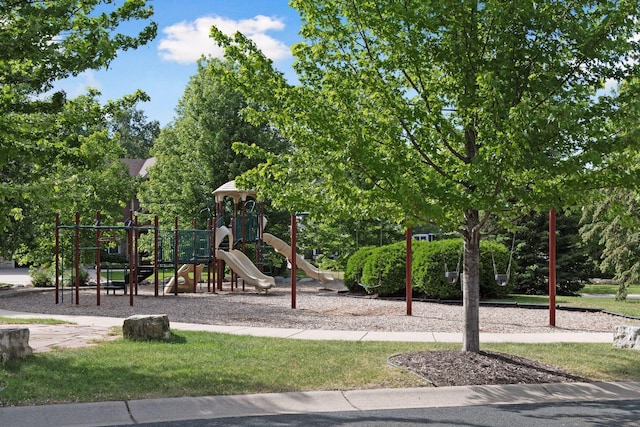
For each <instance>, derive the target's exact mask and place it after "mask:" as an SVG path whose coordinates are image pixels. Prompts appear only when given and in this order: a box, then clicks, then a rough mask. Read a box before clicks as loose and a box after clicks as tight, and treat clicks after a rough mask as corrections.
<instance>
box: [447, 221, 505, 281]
mask: <svg viewBox="0 0 640 427" xmlns="http://www.w3.org/2000/svg"><path fill="white" fill-rule="evenodd" d="M515 244H516V233H513V239H512V240H511V250H510V251H509V263H508V264H507V271H506V273H498V268H497V266H496V258H495V255H494V253H493V248H489V249H490V251H491V262H492V264H493V277H494V279H495V281H496V284H497V285H498V286H502V287H504V286H507V284H508V283H509V278H510V277H511V261H512V260H513V252H514V249H515ZM462 252H463V251H462V248H461V249H460V255H459V257H458V263H457V265H456V269H455V270H454V271H451V270H449V268H448V266H447V260H446V258H445V257H444V255H443V256H442V261H443V263H444V278H445V280H446V281H447V282H449V283H451V284H454V283H457V282H458V280H459V279H460V264H461V263H462Z"/></svg>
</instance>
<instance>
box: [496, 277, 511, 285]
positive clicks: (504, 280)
mask: <svg viewBox="0 0 640 427" xmlns="http://www.w3.org/2000/svg"><path fill="white" fill-rule="evenodd" d="M495 277H496V283H497V284H498V286H507V283H508V282H509V275H508V274H496V275H495Z"/></svg>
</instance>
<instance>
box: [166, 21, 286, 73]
mask: <svg viewBox="0 0 640 427" xmlns="http://www.w3.org/2000/svg"><path fill="white" fill-rule="evenodd" d="M212 25H215V26H216V27H217V28H218V29H219V30H220V31H222V32H223V33H225V34H228V35H231V34H233V33H235V32H237V31H240V32H241V33H243V34H244V35H245V36H247V37H249V38H250V39H252V40H253V41H254V43H255V44H256V45H257V46H258V48H259V49H260V50H262V52H264V54H265V55H266V56H267V57H269V58H271V59H272V60H274V61H277V60H280V59H284V58H288V57H290V56H291V52H290V51H289V48H288V47H287V45H286V44H284V43H283V42H281V41H279V40H277V39H275V38H273V37H271V36H269V35H267V34H266V33H267V32H268V31H281V30H283V29H284V22H283V21H282V20H280V19H276V18H272V17H268V16H264V15H257V16H255V17H254V18H251V19H242V20H239V21H234V20H232V19H227V18H223V17H219V16H205V17H202V18H198V19H196V20H195V21H189V22H187V21H183V22H179V23H177V24H174V25H171V26H168V27H166V28H164V29H163V30H162V32H163V33H164V36H163V38H162V39H161V40H160V44H159V46H158V50H159V51H160V56H161V57H162V58H163V59H165V60H167V61H173V62H178V63H181V64H188V63H192V62H195V61H197V60H198V59H199V58H200V56H202V55H211V56H213V57H217V58H220V57H222V54H223V51H222V49H221V48H219V47H218V46H217V45H216V43H215V42H214V41H213V39H211V38H210V37H209V32H210V29H211V26H212Z"/></svg>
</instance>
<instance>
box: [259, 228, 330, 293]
mask: <svg viewBox="0 0 640 427" xmlns="http://www.w3.org/2000/svg"><path fill="white" fill-rule="evenodd" d="M262 240H264V242H265V243H266V244H267V245H269V246H271V247H273V249H275V250H276V252H278V253H280V254H282V255H284V256H285V257H286V258H287V259H291V246H289V245H287V244H286V243H285V242H284V241H283V240H281V239H278V238H277V237H276V236H274V235H273V234H269V233H264V234H263V235H262ZM296 265H297V266H298V267H299V268H301V269H303V270H304V272H305V273H307V276H309V277H313V278H314V279H318V280H320V281H321V282H322V283H330V282H333V280H334V278H333V276H332V275H331V274H329V273H323V272H322V271H320V270H318V269H317V268H316V267H314V266H313V265H312V264H310V263H309V262H307V261H306V260H305V259H304V258H302V257H301V256H300V255H299V254H296Z"/></svg>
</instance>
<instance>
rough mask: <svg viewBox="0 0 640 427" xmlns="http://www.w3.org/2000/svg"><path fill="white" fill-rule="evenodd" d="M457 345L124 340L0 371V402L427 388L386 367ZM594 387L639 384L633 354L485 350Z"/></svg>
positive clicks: (603, 349) (182, 336) (583, 347)
mask: <svg viewBox="0 0 640 427" xmlns="http://www.w3.org/2000/svg"><path fill="white" fill-rule="evenodd" d="M459 347H460V346H459V344H432V343H429V344H425V343H389V342H344V341H304V340H288V339H278V338H261V337H249V336H234V335H227V334H216V333H207V332H183V331H179V332H174V333H173V338H172V341H171V342H167V343H162V342H134V341H129V340H125V339H119V340H115V341H108V342H103V343H100V344H99V345H98V346H95V347H88V348H82V349H75V350H63V351H57V352H51V353H39V354H36V355H32V356H29V357H26V358H24V359H19V360H12V361H8V362H6V363H4V365H2V366H1V367H0V383H1V384H4V385H6V387H5V388H4V389H3V390H0V402H2V404H3V405H32V404H35V405H37V404H45V403H54V402H89V401H106V400H122V399H143V398H157V397H177V396H205V395H229V394H239V393H271V392H285V391H301V390H348V389H366V388H379V387H416V386H427V385H428V384H427V382H425V381H424V380H422V379H421V378H419V377H417V376H416V375H413V374H411V373H409V372H408V371H405V370H404V369H400V368H395V367H392V366H390V365H388V364H387V358H388V357H390V356H392V355H394V354H398V353H405V352H416V351H425V350H442V349H458V348H459ZM483 349H484V350H491V351H502V352H507V353H512V354H518V355H521V356H524V357H528V358H532V359H537V360H540V361H543V362H545V363H549V364H553V365H556V366H562V367H564V368H565V369H567V370H568V371H569V372H571V373H573V374H575V375H579V376H583V377H588V378H590V379H592V380H594V381H596V380H597V381H626V380H636V381H637V380H639V379H640V364H638V363H637V356H638V354H637V352H636V351H633V350H623V349H614V348H613V347H612V346H611V344H536V345H531V344H528V345H527V344H487V345H483Z"/></svg>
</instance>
